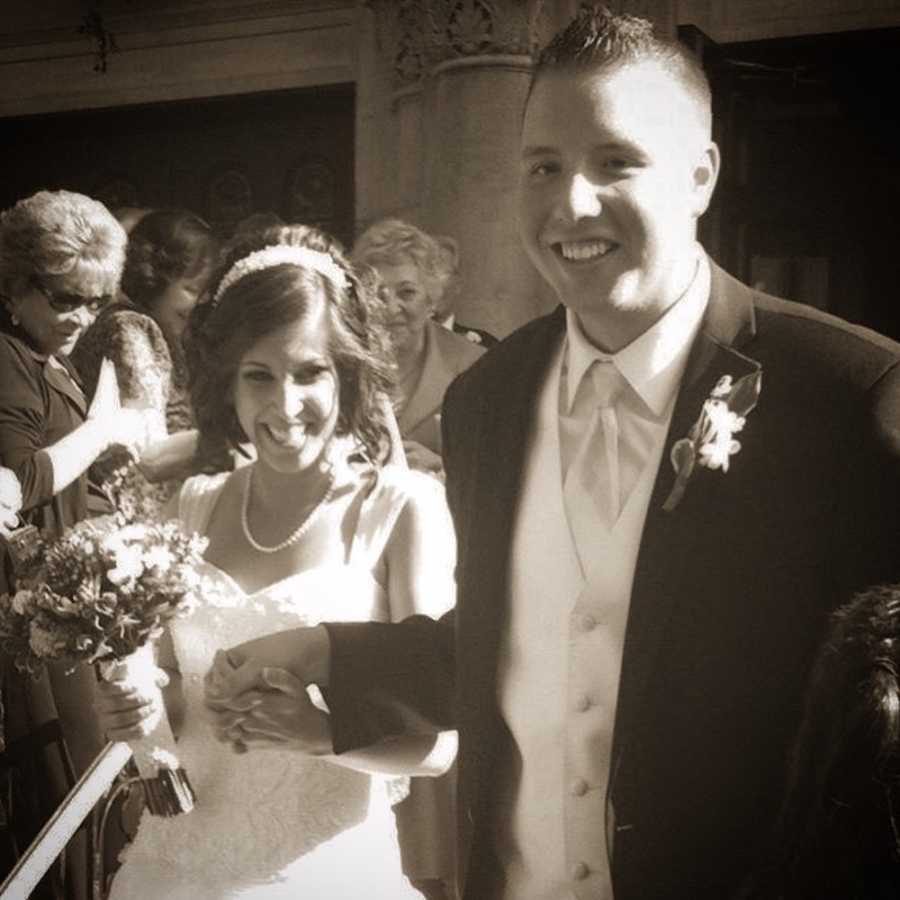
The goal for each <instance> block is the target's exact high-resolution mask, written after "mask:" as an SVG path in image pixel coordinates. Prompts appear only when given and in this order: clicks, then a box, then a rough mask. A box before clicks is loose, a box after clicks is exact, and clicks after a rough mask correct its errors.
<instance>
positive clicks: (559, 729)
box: [495, 254, 709, 900]
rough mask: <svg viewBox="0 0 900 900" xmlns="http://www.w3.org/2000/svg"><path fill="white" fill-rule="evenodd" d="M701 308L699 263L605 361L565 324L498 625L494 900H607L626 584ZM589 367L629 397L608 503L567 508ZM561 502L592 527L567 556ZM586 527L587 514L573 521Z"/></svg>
mask: <svg viewBox="0 0 900 900" xmlns="http://www.w3.org/2000/svg"><path fill="white" fill-rule="evenodd" d="M708 297H709V266H708V262H707V260H706V258H705V256H703V255H702V254H698V264H697V271H696V274H695V277H694V279H693V282H692V283H691V285H690V287H689V288H688V290H687V291H686V292H685V294H684V295H683V296H682V298H681V299H680V300H679V301H678V302H677V303H676V304H674V305H673V306H672V307H671V308H670V309H669V310H668V311H667V312H666V313H665V315H663V317H662V318H661V319H660V320H659V321H658V322H656V324H654V325H653V327H652V328H650V329H649V330H648V331H647V332H645V333H644V334H643V335H641V336H640V337H639V338H638V339H637V340H635V341H634V342H632V343H631V344H629V345H628V346H627V347H625V348H624V349H622V350H620V351H619V352H618V353H616V354H614V355H612V356H610V355H609V354H604V353H602V352H601V351H599V350H597V349H596V348H595V347H593V346H592V345H591V344H590V342H589V341H588V340H587V338H586V337H585V335H584V333H583V331H582V329H581V327H580V324H579V322H578V319H577V317H576V316H575V315H574V314H573V313H572V312H571V311H569V312H568V313H567V330H566V337H565V340H564V341H563V343H562V345H561V347H560V349H559V350H558V351H557V354H556V357H555V359H554V361H553V364H552V365H551V367H550V370H549V373H548V376H547V379H546V380H545V383H544V386H543V389H542V391H541V394H540V397H539V401H538V413H537V417H536V427H535V432H534V433H533V435H532V436H531V440H530V443H529V450H528V453H527V456H526V465H525V475H524V479H523V485H522V494H521V499H520V504H519V509H518V512H517V516H516V522H515V525H514V534H513V545H512V551H513V552H512V564H511V571H510V598H509V601H510V603H509V621H508V625H507V628H506V629H505V630H504V637H503V641H502V644H501V649H500V658H499V663H498V682H497V691H498V700H499V705H500V710H501V713H502V715H503V717H504V720H505V722H506V724H507V726H508V727H509V730H510V733H511V734H512V737H513V741H514V746H513V747H511V748H510V752H509V754H508V757H507V758H506V759H502V760H501V765H500V767H499V770H498V771H499V774H500V780H501V789H500V797H501V800H500V803H499V804H498V807H497V821H496V830H495V833H496V839H497V851H498V856H499V858H500V860H501V862H502V864H503V867H504V874H505V877H506V887H505V892H504V894H503V897H504V900H558V898H559V900H561V898H566V900H570V898H573V897H577V898H590V900H611V898H612V896H613V894H612V884H611V877H610V867H609V860H608V858H607V852H606V789H607V782H608V777H609V764H610V756H611V748H612V736H613V725H614V722H615V711H616V702H617V695H618V687H619V676H620V670H621V660H622V648H623V645H624V637H625V625H626V622H627V618H628V608H629V605H630V600H631V587H632V582H633V579H634V569H635V565H636V561H637V554H638V550H639V548H640V541H641V534H642V532H643V527H644V519H645V517H646V514H647V507H648V504H649V500H650V494H651V492H652V489H653V483H654V481H655V477H656V472H657V470H658V468H659V465H660V461H661V458H662V452H663V448H664V444H665V438H666V432H667V430H668V426H669V421H670V419H671V415H672V409H673V407H674V403H675V397H676V395H677V393H678V387H679V385H680V382H681V377H682V374H683V372H684V368H685V365H686V362H687V356H688V353H689V350H690V347H691V344H692V343H693V340H694V338H695V337H696V334H697V331H698V329H699V327H700V323H701V321H702V318H703V313H704V311H705V309H706V304H707V300H708ZM595 359H604V360H610V361H611V362H612V363H613V364H614V365H615V366H616V368H617V369H618V371H619V372H620V373H621V375H622V376H623V377H624V382H625V385H624V387H623V389H622V391H621V392H620V393H619V395H618V397H617V399H616V400H615V402H614V414H615V420H616V424H617V432H618V434H617V439H616V442H615V443H616V445H617V452H618V476H617V480H618V486H619V503H618V510H617V511H616V514H615V515H610V516H603V515H599V514H598V509H597V507H596V505H593V504H594V500H593V498H591V497H584V496H581V497H576V498H575V499H572V498H569V499H568V500H566V499H564V497H563V482H564V479H565V474H566V472H567V470H568V469H569V467H570V466H571V465H572V462H573V459H574V457H575V453H576V450H577V448H578V445H579V443H580V441H581V439H582V437H583V435H584V432H585V429H587V428H588V427H589V425H590V423H591V421H592V419H593V418H594V408H595V406H596V403H595V399H594V397H593V396H592V394H593V390H594V385H593V381H592V379H591V378H590V377H585V375H586V373H588V371H589V370H590V368H591V365H592V363H593V361H594V360H595ZM567 502H569V503H571V502H575V503H579V502H583V503H585V504H588V506H589V508H588V509H587V510H586V511H587V514H588V515H593V516H594V518H595V519H596V525H595V527H593V528H591V530H590V532H589V534H588V538H587V539H586V540H587V541H588V542H587V543H585V545H583V546H578V545H577V543H576V541H575V539H574V538H573V532H572V529H571V528H570V524H569V523H570V521H571V516H572V510H571V509H569V508H568V507H567ZM581 512H585V510H582V511H581Z"/></svg>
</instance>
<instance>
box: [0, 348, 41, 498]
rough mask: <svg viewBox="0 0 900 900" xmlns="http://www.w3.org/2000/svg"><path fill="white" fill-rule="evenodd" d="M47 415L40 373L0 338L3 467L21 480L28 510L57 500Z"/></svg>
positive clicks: (0, 436) (17, 350)
mask: <svg viewBox="0 0 900 900" xmlns="http://www.w3.org/2000/svg"><path fill="white" fill-rule="evenodd" d="M47 412H48V398H47V389H46V388H45V387H44V386H43V385H42V383H41V381H40V376H39V374H38V369H37V368H36V367H35V366H32V365H29V363H28V360H27V358H26V357H25V356H24V353H23V352H22V351H21V350H20V348H19V347H18V346H17V345H16V344H15V343H13V342H12V341H9V340H6V339H3V338H0V465H3V466H6V467H7V468H8V469H11V470H12V471H13V472H14V473H15V475H16V477H17V478H18V479H19V483H20V484H21V485H22V508H23V509H24V510H29V509H32V508H34V507H36V506H41V505H43V504H45V503H48V502H49V501H50V499H51V498H52V497H53V466H52V464H51V462H50V457H49V456H47V454H46V453H43V452H41V451H42V450H43V448H44V447H45V446H47V443H48V442H47V434H46V429H47Z"/></svg>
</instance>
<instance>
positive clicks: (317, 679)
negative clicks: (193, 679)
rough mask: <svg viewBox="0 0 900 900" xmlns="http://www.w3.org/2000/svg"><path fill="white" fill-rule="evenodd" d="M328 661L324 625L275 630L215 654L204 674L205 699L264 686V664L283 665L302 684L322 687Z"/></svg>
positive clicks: (233, 694) (325, 678) (231, 694)
mask: <svg viewBox="0 0 900 900" xmlns="http://www.w3.org/2000/svg"><path fill="white" fill-rule="evenodd" d="M222 655H224V657H225V659H222ZM330 663H331V642H330V641H329V639H328V632H327V631H326V630H325V628H324V626H322V625H317V626H316V627H315V628H291V629H289V630H287V631H277V632H275V633H274V634H267V635H265V636H263V637H261V638H256V639H255V640H252V641H246V642H245V643H243V644H238V645H237V646H235V647H231V648H230V649H229V650H226V651H225V653H224V654H221V655H220V654H217V658H216V662H215V663H214V664H213V667H212V669H211V670H210V672H209V674H208V675H207V677H206V694H207V699H208V700H222V699H229V698H234V697H237V696H238V695H239V694H242V693H244V692H245V691H248V690H253V689H254V688H263V689H265V687H266V683H265V679H264V678H263V677H262V670H263V669H264V668H271V669H285V670H286V671H288V672H290V673H291V674H292V675H293V676H294V677H295V678H298V679H299V680H300V681H302V682H303V683H304V684H317V685H319V686H320V687H324V686H326V685H327V684H328V676H329V670H330V668H331V666H330Z"/></svg>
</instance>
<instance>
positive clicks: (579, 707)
mask: <svg viewBox="0 0 900 900" xmlns="http://www.w3.org/2000/svg"><path fill="white" fill-rule="evenodd" d="M591 705H592V704H591V698H590V697H588V695H587V694H582V695H581V696H580V697H579V698H578V699H577V700H576V701H575V710H576V712H587V711H588V710H589V709H590V708H591Z"/></svg>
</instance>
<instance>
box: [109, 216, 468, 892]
mask: <svg viewBox="0 0 900 900" xmlns="http://www.w3.org/2000/svg"><path fill="white" fill-rule="evenodd" d="M374 302H375V301H373V300H371V299H370V297H369V295H368V293H367V292H366V291H365V290H364V289H363V288H362V286H361V284H360V282H359V281H358V280H357V278H356V277H355V275H354V274H353V272H352V270H351V268H350V266H349V264H348V263H347V262H346V260H345V259H344V257H343V256H342V254H340V253H339V252H338V251H337V250H335V249H334V248H333V245H329V244H328V243H327V242H325V241H324V239H323V236H321V235H320V234H317V233H316V232H314V231H313V230H311V229H307V228H303V227H301V226H296V227H285V228H282V229H276V230H274V231H268V232H265V233H264V234H261V235H260V234H258V235H255V236H252V237H250V238H248V239H247V241H246V242H245V243H244V244H243V245H241V246H239V247H236V248H233V249H232V252H231V253H230V254H229V257H228V259H227V260H226V262H225V265H224V266H223V268H222V270H221V271H220V273H219V277H218V279H217V280H216V281H215V282H214V286H213V299H212V301H211V302H210V303H209V304H206V305H205V306H206V308H205V309H203V308H198V310H197V312H196V314H195V319H196V321H195V324H194V326H193V328H192V334H193V340H192V347H191V353H190V360H189V362H190V365H191V369H192V374H191V394H192V400H193V403H194V408H195V412H196V417H197V421H198V426H199V429H200V432H201V441H200V443H201V446H205V447H207V448H208V449H210V451H211V452H212V453H213V454H215V451H216V449H217V448H218V447H221V445H222V444H224V443H225V442H228V443H229V444H231V445H232V446H238V445H241V444H243V445H246V443H248V442H250V443H252V444H253V446H254V448H255V456H256V459H255V462H254V463H253V464H252V465H247V466H243V467H242V468H239V469H237V470H235V471H233V472H230V473H219V474H216V475H211V476H210V475H200V476H197V477H195V478H192V479H189V480H188V481H187V482H186V483H185V485H184V487H183V488H182V490H181V492H180V494H179V495H178V496H177V497H176V498H175V503H176V504H177V506H176V508H175V512H176V514H177V516H178V518H179V519H180V520H181V521H182V522H183V523H184V524H185V526H186V527H187V528H188V529H192V530H195V531H197V532H199V533H201V534H204V535H205V536H206V537H207V538H208V540H209V544H208V547H207V550H206V558H205V562H204V569H205V571H204V574H205V575H206V576H208V578H209V579H210V580H211V583H212V585H213V588H214V589H212V590H209V591H207V592H206V594H205V596H204V601H203V603H202V604H201V606H200V607H199V608H198V609H197V610H196V611H195V612H194V613H192V614H191V615H190V616H189V617H188V618H185V619H178V620H175V621H174V622H173V623H172V625H171V628H170V632H169V634H168V636H167V639H165V640H163V641H162V642H161V645H160V652H159V665H160V667H161V668H162V669H163V670H165V672H166V673H167V674H168V684H167V686H166V688H165V691H164V693H165V707H166V710H167V712H168V715H169V719H170V721H171V723H172V726H173V729H174V730H175V732H176V735H178V736H179V743H178V748H179V758H180V759H181V761H182V763H183V765H184V766H185V768H186V770H187V771H188V773H189V775H190V778H191V782H192V784H193V786H194V789H195V791H196V793H197V802H196V806H195V808H194V810H193V811H192V812H190V813H188V814H183V815H181V816H177V817H175V818H171V819H165V818H160V817H154V816H150V815H149V814H147V813H145V814H144V815H143V817H142V819H141V822H140V826H139V828H138V833H137V835H136V838H135V840H134V842H133V844H132V845H131V846H130V847H129V848H128V849H127V850H126V851H125V854H124V855H123V857H124V862H123V865H122V867H121V869H120V870H119V872H118V873H117V875H116V877H115V879H114V881H113V884H112V893H111V897H112V898H113V900H152V898H159V900H163V898H165V900H179V898H184V900H206V898H209V900H213V898H215V900H220V898H238V897H240V898H253V900H275V898H300V900H303V898H307V900H345V898H346V900H352V898H358V897H373V898H374V897H379V898H380V897H385V898H390V900H402V898H413V897H418V896H419V895H418V894H417V892H415V891H414V890H413V889H412V888H411V887H410V886H409V884H408V882H406V880H405V879H404V878H403V875H402V873H401V869H400V858H399V852H398V848H397V840H396V833H395V829H394V822H393V816H392V815H391V810H390V801H391V799H393V800H397V799H400V798H402V796H403V793H404V788H405V779H403V778H402V777H398V776H405V775H429V774H430V775H437V774H440V773H441V772H442V771H444V770H445V769H446V768H447V767H448V766H449V765H450V763H451V761H452V757H453V755H454V753H455V733H448V734H445V735H442V736H440V737H439V738H438V739H437V741H435V740H434V738H432V737H426V736H422V737H411V738H408V739H403V740H395V741H391V742H386V743H384V744H382V745H379V746H376V747H374V748H370V749H369V750H367V751H365V752H359V753H357V754H355V755H350V756H340V757H337V756H333V755H330V738H329V736H328V724H327V723H328V716H327V706H326V704H325V703H324V701H323V699H322V698H321V696H319V695H315V696H313V695H311V694H310V695H306V694H305V693H304V691H302V690H301V691H300V692H299V693H300V694H302V697H300V698H299V699H298V698H297V697H294V696H292V697H291V702H292V703H294V704H297V703H302V704H303V705H304V706H305V708H306V709H307V712H308V713H309V714H310V715H313V716H316V717H318V719H319V721H320V723H321V735H322V741H321V744H320V745H319V746H317V747H315V748H308V751H309V752H303V753H301V752H297V749H296V745H292V744H290V743H289V742H284V743H282V744H280V745H279V743H278V741H277V740H276V741H272V740H268V741H263V742H262V743H263V744H264V745H265V746H267V747H272V746H273V745H274V749H268V750H266V751H265V752H252V753H240V752H235V750H234V749H233V748H232V746H231V745H230V744H228V743H222V742H219V741H217V740H216V736H215V734H214V733H213V729H212V725H211V722H210V719H209V718H208V716H209V714H208V713H204V705H203V676H204V675H205V674H206V672H207V671H208V670H209V669H210V667H211V666H212V664H213V660H214V657H215V655H216V652H217V650H218V649H219V648H223V647H228V646H233V645H235V644H237V643H241V642H244V641H247V640H250V639H253V638H254V637H257V636H260V635H262V634H266V633H268V632H271V631H272V630H277V629H282V628H285V629H286V628H291V627H296V626H297V625H301V624H306V625H314V624H317V623H318V622H319V621H322V620H329V621H334V620H344V621H360V620H366V619H374V620H381V621H391V620H399V619H403V618H404V617H406V616H408V615H411V614H412V613H416V612H418V613H425V614H428V615H431V616H438V615H440V614H441V613H443V612H444V611H445V610H446V609H447V608H448V607H449V606H450V605H451V604H452V602H453V593H454V585H453V574H452V572H453V563H454V555H455V546H454V539H453V531H452V525H451V522H450V519H449V514H448V512H447V509H446V506H445V505H444V501H443V494H442V491H441V488H440V485H438V483H437V482H436V481H434V479H430V478H429V477H428V476H426V475H422V474H419V473H415V472H412V471H409V470H406V469H402V468H400V467H398V466H394V465H381V464H379V462H378V461H379V460H381V459H383V458H384V456H385V455H386V452H387V444H388V442H389V438H388V434H389V432H388V425H387V423H386V421H385V419H384V415H385V413H384V410H385V408H386V405H385V404H384V403H383V402H380V401H379V398H383V396H384V394H385V392H386V391H387V390H388V388H389V384H390V382H389V377H388V373H389V371H390V369H389V364H388V362H387V360H388V358H389V357H388V355H387V354H388V352H389V351H388V350H387V347H388V343H387V339H386V333H385V332H384V330H383V328H382V326H381V325H380V324H379V322H378V317H377V312H376V308H375V306H374V305H373V304H374ZM277 674H278V673H276V675H277ZM162 680H164V679H163V678H162V676H161V681H162ZM273 684H274V682H273ZM282 689H283V690H287V691H290V690H291V689H292V686H291V685H287V686H283V688H282ZM101 691H102V693H101V699H100V701H99V712H100V716H101V722H102V724H103V726H104V727H105V729H106V731H107V734H108V736H109V737H110V739H112V740H127V739H129V738H134V737H137V736H138V735H140V734H141V730H142V724H143V723H147V722H151V721H152V720H153V718H154V716H158V715H159V714H160V709H161V703H162V701H161V699H160V698H159V696H157V697H156V698H154V697H147V696H141V695H139V694H136V693H135V692H132V691H130V690H129V689H127V688H126V687H125V686H124V685H120V684H115V683H113V684H110V685H106V686H103V687H102V688H101ZM237 718H238V720H237V721H236V723H235V737H236V740H235V745H236V747H237V749H238V750H240V749H245V742H244V741H242V740H240V735H241V732H240V728H241V723H240V721H239V719H240V717H237ZM243 736H244V737H245V738H246V743H248V744H250V745H251V746H252V744H253V735H252V733H245V734H244V735H243Z"/></svg>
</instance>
